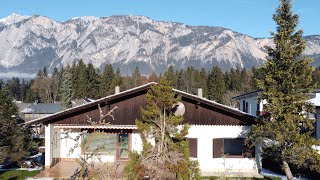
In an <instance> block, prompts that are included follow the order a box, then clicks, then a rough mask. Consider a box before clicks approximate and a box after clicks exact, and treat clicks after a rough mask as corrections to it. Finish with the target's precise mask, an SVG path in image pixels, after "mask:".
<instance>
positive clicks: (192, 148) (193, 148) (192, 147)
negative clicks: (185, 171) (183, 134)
mask: <svg viewBox="0 0 320 180" xmlns="http://www.w3.org/2000/svg"><path fill="white" fill-rule="evenodd" d="M187 140H188V142H189V152H190V157H192V158H197V155H198V139H197V138H188V139H187Z"/></svg>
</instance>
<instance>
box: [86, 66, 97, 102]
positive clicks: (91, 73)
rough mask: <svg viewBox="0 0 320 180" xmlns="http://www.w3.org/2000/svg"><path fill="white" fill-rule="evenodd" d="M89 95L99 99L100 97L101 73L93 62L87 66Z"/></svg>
mask: <svg viewBox="0 0 320 180" xmlns="http://www.w3.org/2000/svg"><path fill="white" fill-rule="evenodd" d="M86 72H87V83H86V85H87V87H86V89H87V97H89V98H93V99H97V98H98V97H99V75H98V73H97V72H96V70H95V68H94V67H93V65H92V63H89V64H88V66H87V71H86Z"/></svg>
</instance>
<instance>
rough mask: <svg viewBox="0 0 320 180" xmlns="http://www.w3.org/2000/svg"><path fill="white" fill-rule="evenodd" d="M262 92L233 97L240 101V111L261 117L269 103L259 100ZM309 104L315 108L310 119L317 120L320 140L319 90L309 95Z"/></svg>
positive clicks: (315, 135) (315, 126)
mask: <svg viewBox="0 0 320 180" xmlns="http://www.w3.org/2000/svg"><path fill="white" fill-rule="evenodd" d="M261 92H262V90H257V91H253V92H249V93H246V94H242V95H239V96H236V97H233V99H236V100H238V104H239V110H240V111H243V112H246V113H249V114H251V115H254V116H259V115H263V114H264V113H265V111H264V105H265V104H266V103H267V101H266V100H265V99H264V100H259V93H261ZM308 102H310V103H311V104H313V105H314V106H315V114H313V113H310V114H309V118H310V119H315V123H314V128H315V131H314V137H315V138H316V139H318V140H320V90H319V89H315V90H313V91H312V92H311V93H309V94H308Z"/></svg>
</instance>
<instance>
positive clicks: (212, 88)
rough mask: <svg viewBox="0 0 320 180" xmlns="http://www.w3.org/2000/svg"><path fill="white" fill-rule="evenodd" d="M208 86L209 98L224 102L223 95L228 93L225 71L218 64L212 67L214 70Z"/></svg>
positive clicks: (210, 75)
mask: <svg viewBox="0 0 320 180" xmlns="http://www.w3.org/2000/svg"><path fill="white" fill-rule="evenodd" d="M207 87H208V99H211V100H214V101H217V102H219V103H222V102H223V96H224V94H225V93H226V85H225V81H224V77H223V72H222V70H221V69H220V68H219V67H218V66H215V67H213V68H212V71H211V73H210V74H209V77H208V83H207Z"/></svg>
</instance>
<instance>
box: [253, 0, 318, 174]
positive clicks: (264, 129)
mask: <svg viewBox="0 0 320 180" xmlns="http://www.w3.org/2000/svg"><path fill="white" fill-rule="evenodd" d="M291 6H292V5H291V0H280V6H279V7H278V9H277V11H276V13H275V14H274V15H273V19H274V21H275V22H276V24H277V31H276V33H272V36H273V41H274V44H275V47H274V48H273V47H267V48H266V49H267V53H268V57H267V61H266V64H265V65H264V66H263V67H262V68H261V70H262V72H263V73H265V75H266V76H265V78H264V79H262V80H259V81H258V83H259V85H260V88H262V89H263V92H262V93H261V99H266V100H267V104H266V105H265V110H266V111H267V112H268V114H267V115H266V117H265V118H263V119H262V120H261V121H260V122H259V123H260V124H259V125H257V126H254V127H253V134H252V136H251V138H252V139H254V140H256V141H257V142H259V143H260V144H261V146H262V149H263V152H264V153H265V154H269V155H271V156H272V157H274V158H275V159H276V160H278V161H279V163H281V164H282V167H283V170H284V171H285V173H286V175H287V178H288V179H293V176H292V173H291V170H290V165H295V166H297V167H307V168H310V169H312V170H315V171H320V167H319V162H320V158H319V154H318V153H317V152H316V151H315V150H314V149H313V148H312V145H316V144H319V142H317V141H316V140H314V139H313V138H311V133H312V132H311V131H310V130H311V129H312V121H311V120H310V119H308V116H307V115H306V113H305V112H306V111H307V110H308V109H309V107H310V106H309V105H308V104H307V102H306V101H307V93H309V92H310V91H311V89H312V88H313V87H312V78H311V74H312V68H311V66H310V62H311V59H309V58H306V57H303V56H302V52H303V50H304V49H305V41H304V40H303V38H302V30H298V31H296V30H295V29H296V27H297V25H298V16H297V15H295V14H293V12H292V11H291V8H292V7H291ZM266 142H268V143H266Z"/></svg>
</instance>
